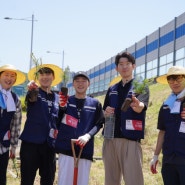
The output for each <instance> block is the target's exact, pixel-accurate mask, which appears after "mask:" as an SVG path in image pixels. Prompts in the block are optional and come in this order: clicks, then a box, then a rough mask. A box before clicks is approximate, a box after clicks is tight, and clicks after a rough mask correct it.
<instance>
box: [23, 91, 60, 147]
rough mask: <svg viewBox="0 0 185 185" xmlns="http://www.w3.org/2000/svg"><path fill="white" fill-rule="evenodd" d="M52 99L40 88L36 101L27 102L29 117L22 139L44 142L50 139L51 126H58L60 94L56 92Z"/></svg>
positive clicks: (38, 142)
mask: <svg viewBox="0 0 185 185" xmlns="http://www.w3.org/2000/svg"><path fill="white" fill-rule="evenodd" d="M53 97H54V98H53V99H52V100H50V99H48V94H47V93H46V92H45V91H43V90H42V89H40V88H39V94H38V98H37V101H36V102H27V119H26V122H25V126H24V130H23V132H22V133H21V136H20V139H21V140H23V141H25V142H29V143H36V144H42V143H44V142H46V141H47V140H48V137H49V131H50V129H51V128H54V129H55V128H56V120H57V116H58V108H59V107H58V95H57V94H56V93H54V96H53Z"/></svg>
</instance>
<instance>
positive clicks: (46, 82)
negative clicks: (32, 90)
mask: <svg viewBox="0 0 185 185" xmlns="http://www.w3.org/2000/svg"><path fill="white" fill-rule="evenodd" d="M54 79H55V78H54V76H53V74H52V73H43V74H40V73H39V75H38V81H39V84H40V86H41V87H42V88H44V89H45V88H50V87H51V84H52V82H53V80H54Z"/></svg>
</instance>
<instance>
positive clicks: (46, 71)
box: [38, 67, 55, 76]
mask: <svg viewBox="0 0 185 185" xmlns="http://www.w3.org/2000/svg"><path fill="white" fill-rule="evenodd" d="M38 73H39V74H44V73H47V74H51V73H52V74H53V76H55V73H54V71H53V70H52V69H51V68H49V67H42V68H40V69H39V70H38Z"/></svg>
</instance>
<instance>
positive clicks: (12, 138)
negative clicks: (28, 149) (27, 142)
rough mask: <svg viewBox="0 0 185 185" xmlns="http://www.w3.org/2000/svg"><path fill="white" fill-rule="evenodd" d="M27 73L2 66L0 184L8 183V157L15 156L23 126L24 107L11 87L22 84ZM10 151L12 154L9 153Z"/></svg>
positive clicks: (8, 66)
mask: <svg viewBox="0 0 185 185" xmlns="http://www.w3.org/2000/svg"><path fill="white" fill-rule="evenodd" d="M25 80H26V75H25V74H24V73H23V72H21V71H19V70H17V69H16V68H15V67H14V66H13V65H10V64H6V65H3V66H1V67H0V112H1V116H0V184H2V185H5V184H6V171H7V166H8V159H9V157H10V158H15V150H16V147H17V144H18V137H19V132H20V127H21V117H22V111H21V110H22V108H21V102H20V100H19V98H18V96H17V95H16V94H15V93H13V92H12V91H11V87H12V86H15V85H19V84H22V83H23V82H24V81H25ZM9 153H10V154H9Z"/></svg>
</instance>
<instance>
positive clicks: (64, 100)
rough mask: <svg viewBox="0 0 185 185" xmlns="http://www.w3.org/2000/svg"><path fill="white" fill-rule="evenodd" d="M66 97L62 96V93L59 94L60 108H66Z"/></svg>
mask: <svg viewBox="0 0 185 185" xmlns="http://www.w3.org/2000/svg"><path fill="white" fill-rule="evenodd" d="M68 97H69V96H68V95H63V93H62V92H59V105H60V107H66V106H67V101H68Z"/></svg>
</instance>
